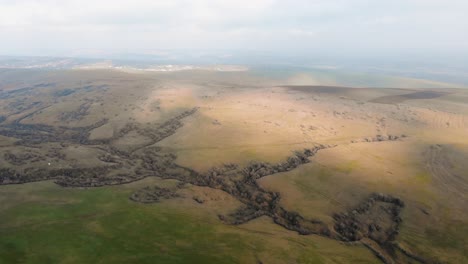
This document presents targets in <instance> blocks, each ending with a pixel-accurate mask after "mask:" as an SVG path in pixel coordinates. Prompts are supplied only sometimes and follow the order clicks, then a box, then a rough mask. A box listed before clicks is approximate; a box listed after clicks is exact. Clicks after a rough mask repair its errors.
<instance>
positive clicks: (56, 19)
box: [0, 0, 468, 58]
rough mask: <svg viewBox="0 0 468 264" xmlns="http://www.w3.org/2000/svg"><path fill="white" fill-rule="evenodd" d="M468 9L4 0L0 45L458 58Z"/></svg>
mask: <svg viewBox="0 0 468 264" xmlns="http://www.w3.org/2000/svg"><path fill="white" fill-rule="evenodd" d="M466 10H468V3H467V2H466V1H460V0H450V1H434V0H430V1H420V0H411V1H403V0H398V1H378V2H376V1H369V0H353V1H340V0H332V1H322V0H317V1H304V0H294V1H287V2H283V1H273V0H256V1H243V0H241V1H231V0H229V1H211V0H202V1H183V0H177V1H146V0H139V1H92V2H91V1H53V0H45V1H32V0H20V1H10V0H6V1H5V0H0V37H1V38H2V45H1V48H0V54H1V55H25V56H26V55H27V56H72V57H76V56H78V57H81V56H111V55H113V54H128V53H135V54H154V53H158V52H161V50H175V51H188V50H190V51H194V52H196V51H201V52H203V51H212V50H214V51H225V50H228V51H237V52H240V53H242V52H250V53H256V52H267V53H279V54H281V55H284V56H303V55H309V56H317V55H321V56H337V57H339V56H353V57H354V56H370V57H373V56H374V57H376V56H383V57H386V56H408V55H418V56H423V57H430V56H435V57H442V58H444V57H446V56H450V57H459V56H466V55H468V51H467V47H468V37H467V35H466V34H464V32H467V30H468V18H467V17H466V16H465V11H466ZM227 55H232V54H227Z"/></svg>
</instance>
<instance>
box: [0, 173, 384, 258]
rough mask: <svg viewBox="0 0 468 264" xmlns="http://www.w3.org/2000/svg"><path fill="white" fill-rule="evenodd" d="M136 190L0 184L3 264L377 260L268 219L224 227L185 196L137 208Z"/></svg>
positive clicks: (356, 249) (357, 249)
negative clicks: (278, 224)
mask: <svg viewBox="0 0 468 264" xmlns="http://www.w3.org/2000/svg"><path fill="white" fill-rule="evenodd" d="M135 185H139V183H135V184H133V185H132V184H130V185H126V186H113V187H104V188H95V189H67V188H61V187H58V186H56V185H55V184H53V183H52V182H39V183H31V184H25V185H9V186H1V187H0V202H1V207H0V216H1V222H0V263H256V262H258V261H259V260H260V259H261V260H262V261H268V263H285V262H291V263H348V262H349V259H353V263H378V261H377V260H376V259H375V258H374V257H373V256H372V254H371V253H370V252H368V251H367V250H366V249H364V248H362V247H361V246H346V245H343V244H340V243H338V242H336V241H333V240H329V239H325V238H321V237H317V236H307V237H306V236H299V235H297V234H295V233H294V232H290V231H286V230H284V229H282V228H281V227H278V226H276V225H273V224H271V223H270V222H269V221H270V220H269V219H258V220H256V221H253V222H252V223H249V224H247V225H243V226H228V225H225V224H223V223H222V222H221V221H219V220H218V219H217V217H216V215H215V214H213V213H212V212H211V211H210V210H209V209H208V208H202V209H198V210H197V209H195V207H194V206H190V203H189V202H191V201H189V200H188V199H183V198H182V199H176V200H170V201H165V202H162V203H158V204H138V203H134V202H132V201H130V200H129V199H128V195H129V194H130V193H131V192H132V190H133V189H135ZM210 212H211V213H210ZM252 229H255V230H256V231H257V232H252Z"/></svg>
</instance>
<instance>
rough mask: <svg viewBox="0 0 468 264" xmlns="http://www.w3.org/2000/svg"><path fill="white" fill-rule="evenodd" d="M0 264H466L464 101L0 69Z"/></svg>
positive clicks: (202, 77)
mask: <svg viewBox="0 0 468 264" xmlns="http://www.w3.org/2000/svg"><path fill="white" fill-rule="evenodd" d="M0 121H1V123H0V263H265V264H266V263H466V262H468V253H467V252H468V239H467V237H468V207H467V205H468V197H467V193H468V163H467V162H466V161H467V160H468V136H467V135H468V90H467V89H465V87H463V86H462V85H455V84H450V83H444V82H436V81H432V80H423V79H414V78H408V77H386V76H379V77H375V76H372V75H366V74H360V75H351V74H340V73H329V72H328V73H325V72H320V71H305V70H301V71H299V70H295V71H290V72H288V74H283V75H279V74H277V73H276V72H271V71H268V70H264V69H248V68H244V67H238V66H222V67H221V66H219V67H218V68H216V69H215V68H209V67H204V68H191V69H183V70H174V71H150V70H138V69H133V68H131V69H130V68H129V69H116V68H110V69H109V68H105V67H75V68H73V69H54V70H50V69H12V68H9V69H7V68H5V69H1V70H0Z"/></svg>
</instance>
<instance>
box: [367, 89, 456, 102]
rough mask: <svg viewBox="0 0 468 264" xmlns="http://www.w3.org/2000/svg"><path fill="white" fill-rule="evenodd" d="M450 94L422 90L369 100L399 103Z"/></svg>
mask: <svg viewBox="0 0 468 264" xmlns="http://www.w3.org/2000/svg"><path fill="white" fill-rule="evenodd" d="M448 94H449V93H446V92H438V91H420V92H414V93H409V94H402V95H389V96H382V97H379V98H375V99H372V100H370V101H369V102H371V103H380V104H398V103H402V102H404V101H406V100H418V99H433V98H437V97H441V96H444V95H448Z"/></svg>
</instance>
